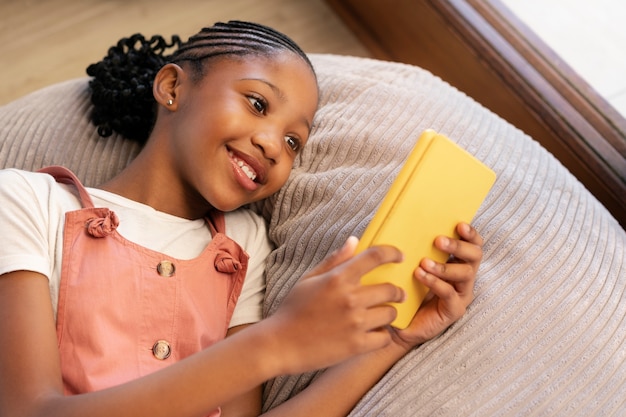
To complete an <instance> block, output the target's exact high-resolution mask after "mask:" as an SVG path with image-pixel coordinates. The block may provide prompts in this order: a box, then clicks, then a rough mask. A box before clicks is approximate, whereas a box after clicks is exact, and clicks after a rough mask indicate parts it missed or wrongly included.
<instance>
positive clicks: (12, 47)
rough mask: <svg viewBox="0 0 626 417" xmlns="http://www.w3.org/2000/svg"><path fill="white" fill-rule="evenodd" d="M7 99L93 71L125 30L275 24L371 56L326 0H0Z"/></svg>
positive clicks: (3, 99)
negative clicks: (243, 22)
mask: <svg viewBox="0 0 626 417" xmlns="http://www.w3.org/2000/svg"><path fill="white" fill-rule="evenodd" d="M0 16H1V17H0V78H1V79H2V87H0V105H2V104H5V103H7V102H9V101H11V100H13V99H15V98H18V97H20V96H22V95H24V94H26V93H29V92H31V91H34V90H36V89H38V88H41V87H44V86H47V85H50V84H52V83H55V82H58V81H63V80H67V79H70V78H75V77H81V76H84V75H85V68H86V67H87V65H89V64H91V63H92V62H95V61H98V60H100V59H101V58H102V57H103V56H104V55H105V54H106V51H107V49H108V48H109V46H111V45H113V44H115V43H116V42H117V40H118V39H119V38H121V37H124V36H129V35H132V34H133V33H136V32H140V33H142V34H144V35H146V36H150V35H154V34H160V35H163V36H168V37H169V36H170V35H172V34H178V35H180V36H181V37H182V38H183V39H186V38H187V37H188V36H190V35H192V34H194V33H196V32H197V31H198V30H199V29H200V28H202V27H203V26H209V25H211V24H213V23H214V22H216V21H224V20H229V19H239V20H250V21H256V22H259V23H263V24H266V25H269V26H272V27H274V28H276V29H278V30H280V31H282V32H284V33H286V34H287V35H289V36H290V37H292V38H293V39H294V40H295V41H296V42H297V43H298V44H299V45H300V46H301V47H302V48H303V49H304V50H305V51H306V52H309V53H335V54H345V55H356V56H369V53H368V52H367V50H366V49H365V48H364V47H363V46H362V44H360V43H359V41H357V39H356V38H355V37H354V35H352V33H351V32H349V31H348V29H347V28H346V27H345V26H344V24H343V23H342V22H341V21H340V20H339V18H338V17H337V16H336V15H335V14H334V13H333V12H332V10H331V9H330V8H329V7H328V6H327V4H326V3H325V2H324V0H262V1H259V0H177V1H172V0H0Z"/></svg>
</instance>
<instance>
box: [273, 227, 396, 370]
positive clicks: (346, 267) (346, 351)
mask: <svg viewBox="0 0 626 417" xmlns="http://www.w3.org/2000/svg"><path fill="white" fill-rule="evenodd" d="M357 242H358V240H357V239H356V238H350V239H348V241H347V242H346V244H345V245H344V246H343V247H342V248H340V249H338V250H337V251H336V252H334V253H333V254H331V255H330V256H329V257H328V258H327V259H326V260H324V261H323V262H322V263H320V264H319V265H318V266H317V267H315V268H314V269H313V270H312V271H310V272H309V273H308V274H307V275H306V276H305V277H303V279H301V280H300V281H299V282H298V283H297V284H296V285H295V286H294V287H293V289H292V290H291V292H290V293H289V295H288V296H287V297H286V298H285V300H284V301H283V302H282V304H281V306H280V307H279V309H278V310H277V311H276V313H275V314H273V315H272V316H270V317H269V318H268V319H266V320H264V321H266V322H267V321H271V322H272V325H271V328H272V331H273V332H274V334H275V339H276V340H277V341H280V346H279V353H280V358H279V359H280V361H281V363H282V364H283V365H284V367H285V369H284V372H286V373H299V372H306V371H310V370H314V369H320V368H324V367H328V366H330V365H333V364H336V363H338V362H340V361H343V360H344V359H347V358H349V357H352V356H354V355H357V354H361V353H365V352H369V351H373V350H377V349H380V348H382V347H384V346H386V345H387V344H389V343H390V342H391V335H390V333H389V332H388V331H387V329H386V327H387V326H388V325H389V324H390V323H391V322H392V321H393V320H394V319H395V317H396V311H395V309H394V308H393V307H391V306H389V305H386V303H389V302H401V301H403V300H404V298H405V294H404V291H403V290H402V289H400V288H399V287H396V286H394V285H392V284H381V285H368V286H364V285H361V283H360V281H361V276H362V275H364V274H365V273H367V272H368V271H370V270H371V269H374V268H375V267H377V266H379V265H382V264H384V263H389V262H400V261H401V260H402V254H401V253H400V251H398V250H397V249H395V248H392V247H388V246H387V247H382V246H379V247H373V248H370V249H367V250H365V251H363V252H361V253H359V254H358V255H356V256H355V255H354V251H355V248H356V244H357ZM266 324H269V323H266Z"/></svg>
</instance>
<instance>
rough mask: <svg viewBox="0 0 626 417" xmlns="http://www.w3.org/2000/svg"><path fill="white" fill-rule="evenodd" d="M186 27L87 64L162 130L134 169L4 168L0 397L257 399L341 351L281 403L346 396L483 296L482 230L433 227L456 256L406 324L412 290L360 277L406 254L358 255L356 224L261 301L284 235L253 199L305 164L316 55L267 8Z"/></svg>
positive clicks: (19, 407) (204, 402) (76, 409)
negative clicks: (93, 176) (103, 173)
mask: <svg viewBox="0 0 626 417" xmlns="http://www.w3.org/2000/svg"><path fill="white" fill-rule="evenodd" d="M174 44H176V45H177V46H178V49H177V50H176V51H175V53H173V54H172V55H171V56H167V57H166V56H164V55H163V52H164V50H165V49H167V48H169V47H170V46H172V45H167V44H166V43H165V42H164V41H163V39H162V38H159V37H157V38H153V39H151V40H149V41H146V40H145V39H143V38H142V37H141V36H136V37H133V38H130V39H125V40H122V41H121V42H120V43H119V44H118V45H117V47H114V48H112V49H111V50H110V51H109V55H108V56H107V57H106V58H105V59H104V60H103V61H102V62H101V63H99V64H97V65H94V66H91V67H90V68H89V69H88V72H89V74H90V75H93V76H94V80H93V81H92V84H91V87H92V90H93V101H94V105H95V110H94V114H93V120H94V123H95V124H96V125H98V129H99V131H100V132H101V134H103V135H107V134H109V133H110V132H111V131H112V130H115V131H117V132H119V133H121V134H123V135H126V136H127V137H129V138H133V139H135V140H139V141H141V142H145V146H144V148H143V149H142V151H141V153H140V154H139V155H138V156H137V158H136V159H134V160H133V161H132V162H131V163H130V164H129V166H128V167H127V168H126V169H125V170H124V171H123V172H122V173H120V174H119V175H118V176H116V177H115V178H113V179H112V180H110V181H108V182H107V183H105V184H102V185H101V186H100V187H98V188H88V189H85V188H84V187H83V186H82V185H81V184H80V182H79V180H78V179H77V178H76V177H75V176H74V175H73V174H72V173H71V172H69V171H67V170H66V169H63V168H61V167H51V168H49V169H46V170H45V171H44V172H41V173H29V172H23V171H18V170H5V171H2V172H0V204H1V205H2V212H1V214H0V216H1V219H2V220H1V221H2V225H3V228H4V232H5V233H4V242H3V243H4V244H3V245H2V248H1V249H0V341H1V343H2V353H3V354H2V355H0V387H1V388H0V415H3V416H4V415H6V416H29V417H30V416H46V417H52V416H63V417H71V416H81V417H83V416H91V417H96V416H111V415H114V416H116V417H124V416H132V417H137V416H152V417H156V416H181V417H182V416H203V415H211V416H218V415H220V414H221V415H224V416H253V415H258V414H259V413H260V409H261V405H260V401H261V391H260V387H261V384H262V383H263V382H264V381H265V380H267V379H269V378H273V377H276V376H278V375H281V374H285V373H301V372H306V371H311V370H314V369H320V368H325V367H330V368H329V369H328V370H327V371H326V372H325V373H324V374H323V375H322V376H321V377H320V378H319V379H318V380H316V381H315V382H314V383H313V384H311V386H310V387H308V388H307V389H306V390H304V391H303V392H302V393H301V394H300V395H297V396H296V397H294V398H293V399H292V400H290V401H288V402H286V403H284V404H282V405H281V406H279V407H276V408H275V409H273V410H271V411H270V412H269V413H268V415H288V416H298V415H324V416H333V415H337V416H339V415H345V414H346V413H348V412H349V410H350V409H351V407H352V406H353V405H354V404H355V402H356V401H358V399H359V398H360V396H361V395H362V394H363V393H364V392H366V390H367V389H369V387H371V386H372V384H374V383H375V382H376V381H377V380H378V379H379V378H380V377H381V376H382V375H383V374H384V372H385V371H386V370H387V369H388V368H389V367H390V366H391V365H392V364H393V363H394V362H395V361H397V360H398V359H399V358H400V357H402V356H403V355H404V354H405V353H406V352H407V351H408V350H410V349H412V348H413V347H414V346H416V345H418V344H420V343H422V342H424V341H425V340H428V339H430V338H432V337H434V336H436V335H437V334H439V333H441V332H442V331H443V330H445V329H446V328H447V327H448V326H449V325H450V324H451V323H452V322H454V321H455V320H457V319H458V318H460V317H461V316H462V315H463V313H464V311H465V308H466V307H467V306H468V304H469V303H470V302H471V300H472V297H473V295H472V294H473V292H472V289H473V284H474V280H475V275H476V271H477V268H478V265H479V263H480V259H481V256H482V249H481V246H482V239H481V237H480V236H479V235H478V234H477V233H476V231H475V230H474V229H472V228H471V227H470V226H468V225H463V224H462V225H459V228H458V230H459V234H460V236H461V237H462V240H453V239H447V238H444V237H441V238H438V239H437V240H436V242H435V245H436V246H437V247H439V248H440V249H442V250H444V251H446V252H448V253H450V254H451V255H453V256H454V258H455V259H457V263H450V264H445V265H442V264H436V263H433V262H430V261H428V260H424V262H423V263H422V265H421V267H419V268H417V270H416V273H415V278H416V279H418V280H420V281H421V282H423V283H424V284H425V285H427V286H428V287H429V288H430V289H431V297H430V298H429V299H428V301H427V302H426V303H425V304H424V305H423V306H422V308H421V309H420V311H419V312H418V313H417V314H416V316H415V318H414V320H413V323H412V325H411V326H410V327H409V328H408V329H406V330H403V331H396V330H393V329H391V328H389V327H388V324H389V323H390V322H391V321H392V320H393V318H394V316H395V310H394V309H393V308H392V307H389V306H388V305H386V303H389V302H400V301H401V300H402V299H403V297H404V294H403V292H402V291H401V290H400V289H399V288H397V287H395V286H393V285H391V284H385V285H377V286H367V287H365V286H361V285H360V283H359V279H360V276H361V275H363V274H364V273H366V272H367V271H369V270H371V269H372V268H375V267H377V266H379V265H381V264H384V263H387V262H398V261H400V260H401V259H402V254H401V253H399V252H398V251H397V250H396V249H394V248H391V247H376V248H371V249H369V250H367V251H365V252H363V253H361V254H359V255H357V256H354V248H355V245H356V239H354V238H351V239H349V240H348V241H347V242H346V244H345V245H344V247H343V248H341V249H340V250H338V251H337V252H336V253H334V254H332V255H331V256H329V258H328V259H326V260H325V261H324V262H322V263H321V264H320V265H318V266H317V267H316V268H315V269H314V270H313V271H311V272H310V273H309V274H307V276H305V277H303V278H302V279H301V280H300V282H299V283H298V284H297V285H296V286H295V287H294V288H293V290H292V292H291V294H290V295H289V296H288V297H287V298H286V300H285V301H284V303H283V305H282V306H281V308H280V309H279V310H278V312H277V313H275V314H274V315H272V316H271V317H268V318H266V319H264V320H260V319H261V317H260V303H261V300H262V295H263V289H264V287H263V280H262V277H263V262H264V258H265V256H266V255H267V254H268V253H269V250H270V245H269V243H268V241H267V237H266V235H265V226H264V224H263V222H262V221H261V220H260V219H259V217H258V216H257V215H255V214H253V213H252V212H250V211H249V210H246V209H242V208H240V207H243V206H246V205H248V204H249V203H252V202H255V201H258V200H260V199H263V198H265V197H267V196H269V195H271V194H272V193H274V192H276V191H277V190H278V189H279V188H280V187H281V186H282V185H283V184H284V183H285V181H286V180H287V177H288V175H289V172H290V169H291V166H292V163H293V160H294V158H295V156H296V155H297V153H298V152H299V150H300V149H301V148H302V147H303V146H304V145H305V143H306V141H307V138H308V136H309V133H310V130H311V126H312V123H313V116H314V113H315V110H316V107H317V100H318V91H317V82H316V78H315V73H314V70H313V67H312V66H311V63H310V62H309V60H308V59H307V57H306V55H305V54H304V53H303V52H302V51H301V50H300V48H298V47H297V46H296V45H295V44H294V43H293V42H292V41H291V40H289V39H288V38H286V37H285V36H284V35H282V34H279V33H277V32H275V31H273V30H271V29H269V28H266V27H264V26H260V25H255V24H249V23H243V22H229V23H227V24H221V23H219V24H216V25H215V26H213V27H211V28H206V29H203V30H202V31H201V32H200V33H199V34H197V35H196V36H194V37H192V38H190V39H189V41H188V42H186V43H184V44H181V43H180V42H179V41H178V39H177V38H174ZM129 103H130V104H129ZM153 112H154V114H153ZM227 236H228V237H227ZM244 278H245V283H244ZM257 321H258V323H256V324H254V325H250V324H251V323H255V322H257ZM364 364H367V366H364ZM70 394H75V395H70Z"/></svg>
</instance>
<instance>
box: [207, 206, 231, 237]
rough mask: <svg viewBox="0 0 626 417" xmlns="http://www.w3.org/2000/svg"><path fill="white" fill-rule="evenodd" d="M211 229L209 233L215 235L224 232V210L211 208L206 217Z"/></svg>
mask: <svg viewBox="0 0 626 417" xmlns="http://www.w3.org/2000/svg"><path fill="white" fill-rule="evenodd" d="M206 221H207V223H208V224H209V229H210V230H211V235H212V236H213V237H215V235H216V234H217V233H223V234H226V219H225V217H224V212H222V211H219V210H211V212H210V213H209V215H208V216H207V219H206Z"/></svg>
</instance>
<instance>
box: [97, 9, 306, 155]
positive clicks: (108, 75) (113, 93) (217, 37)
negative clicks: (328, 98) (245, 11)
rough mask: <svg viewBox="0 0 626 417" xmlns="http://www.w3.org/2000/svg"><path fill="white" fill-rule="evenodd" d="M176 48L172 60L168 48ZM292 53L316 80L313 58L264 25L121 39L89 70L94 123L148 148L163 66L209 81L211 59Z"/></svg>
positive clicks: (106, 133) (234, 23)
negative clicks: (185, 38) (182, 69)
mask: <svg viewBox="0 0 626 417" xmlns="http://www.w3.org/2000/svg"><path fill="white" fill-rule="evenodd" d="M170 48H171V49H175V51H174V52H173V53H172V54H171V55H166V54H165V52H166V51H167V50H168V49H170ZM281 51H291V52H293V53H295V54H296V55H298V56H299V57H301V58H302V59H303V60H304V61H305V62H306V63H307V64H308V66H309V67H310V68H311V71H312V73H313V74H314V75H315V71H314V69H313V65H312V64H311V62H310V61H309V58H308V57H307V55H306V54H305V53H304V52H303V51H302V49H300V47H299V46H298V45H297V44H296V43H295V42H294V41H293V40H291V39H290V38H289V37H287V36H285V35H284V34H282V33H280V32H278V31H276V30H274V29H272V28H270V27H267V26H264V25H260V24H256V23H249V22H242V21H229V22H227V23H221V22H218V23H216V24H215V25H213V26H211V27H207V28H203V29H202V30H201V31H200V32H199V33H197V34H196V35H194V36H192V37H190V38H189V40H188V41H187V42H185V43H182V42H181V41H180V38H179V37H178V36H173V37H172V40H171V42H169V43H168V42H167V41H165V39H164V38H162V37H161V36H158V35H157V36H153V37H152V38H150V39H149V40H147V39H146V38H144V37H143V36H142V35H140V34H136V35H133V36H131V37H130V38H123V39H121V40H120V41H119V42H118V43H117V45H116V46H114V47H112V48H110V49H109V51H108V54H107V56H106V57H104V59H103V60H102V61H100V62H98V63H96V64H92V65H90V66H89V67H88V68H87V74H88V75H90V76H92V77H93V78H92V80H91V81H90V83H89V85H90V88H91V101H92V103H93V105H94V107H93V111H92V114H91V121H92V122H93V124H94V125H96V126H97V128H98V134H99V135H100V136H103V137H106V136H110V135H111V134H112V133H113V132H117V133H119V134H121V135H122V136H124V137H126V138H128V139H132V140H135V141H138V142H139V143H141V144H143V143H145V141H146V140H147V139H148V136H149V135H150V131H151V130H152V127H153V125H154V121H155V118H156V101H155V100H154V97H153V95H152V84H153V82H154V77H155V76H156V74H157V72H158V71H159V70H160V69H161V67H163V65H165V64H167V63H169V62H171V63H177V64H180V65H183V64H184V63H188V64H190V67H191V70H192V76H193V77H195V80H196V81H197V80H199V79H200V78H201V77H203V76H204V74H205V71H206V69H207V66H206V65H205V63H206V62H207V60H209V59H214V58H220V57H225V56H243V55H251V54H252V55H269V54H272V53H276V52H281Z"/></svg>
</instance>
